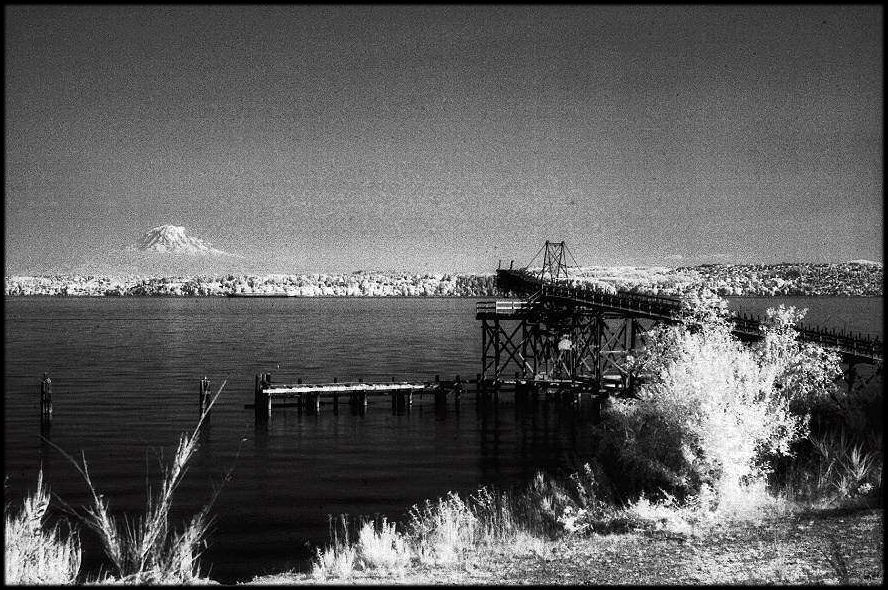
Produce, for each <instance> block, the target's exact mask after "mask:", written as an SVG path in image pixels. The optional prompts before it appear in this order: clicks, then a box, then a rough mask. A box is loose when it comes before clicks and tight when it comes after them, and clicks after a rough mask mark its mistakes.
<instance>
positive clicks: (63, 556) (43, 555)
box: [4, 469, 80, 585]
mask: <svg viewBox="0 0 888 590" xmlns="http://www.w3.org/2000/svg"><path fill="white" fill-rule="evenodd" d="M48 509H49V490H47V489H46V487H45V486H44V485H43V469H41V470H40V471H39V473H38V475H37V491H36V492H35V493H34V495H33V496H28V497H26V498H25V499H24V500H23V501H22V509H21V511H19V512H18V513H16V514H10V513H9V512H8V511H7V512H6V514H5V517H6V528H5V530H4V540H5V545H4V561H5V570H4V574H5V575H4V581H5V583H6V584H10V585H12V584H16V585H18V584H73V583H74V581H75V580H76V578H77V572H78V571H79V570H80V540H79V537H78V536H77V533H76V532H73V531H72V532H71V533H70V534H69V535H67V536H62V535H61V534H60V532H59V530H58V526H56V527H55V528H52V529H49V530H47V529H46V528H45V519H46V512H47V510H48Z"/></svg>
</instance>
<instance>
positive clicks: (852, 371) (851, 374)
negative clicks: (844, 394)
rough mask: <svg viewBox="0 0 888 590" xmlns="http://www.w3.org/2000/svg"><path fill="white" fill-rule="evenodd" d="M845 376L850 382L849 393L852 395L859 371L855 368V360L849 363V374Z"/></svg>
mask: <svg viewBox="0 0 888 590" xmlns="http://www.w3.org/2000/svg"><path fill="white" fill-rule="evenodd" d="M845 375H846V377H845V378H846V380H847V381H848V393H851V390H852V389H853V388H854V381H855V380H856V378H857V369H855V368H854V361H853V360H849V361H848V372H847V373H846V374H845Z"/></svg>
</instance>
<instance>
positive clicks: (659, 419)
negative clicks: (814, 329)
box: [605, 290, 840, 509]
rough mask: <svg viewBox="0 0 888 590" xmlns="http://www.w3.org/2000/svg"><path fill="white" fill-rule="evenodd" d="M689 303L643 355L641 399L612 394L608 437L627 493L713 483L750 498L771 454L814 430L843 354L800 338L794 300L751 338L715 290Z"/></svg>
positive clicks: (736, 498)
mask: <svg viewBox="0 0 888 590" xmlns="http://www.w3.org/2000/svg"><path fill="white" fill-rule="evenodd" d="M685 307H686V314H685V317H684V319H683V320H682V322H681V323H680V324H678V325H675V326H660V327H658V328H656V329H654V330H653V331H652V332H651V333H650V334H649V339H648V347H647V350H646V352H645V353H644V354H643V355H642V356H641V357H640V358H639V359H638V360H637V361H636V363H635V370H636V371H639V372H640V373H641V374H644V375H646V376H647V381H646V382H645V383H643V384H642V385H641V386H640V388H639V390H638V392H637V399H618V400H614V401H613V402H612V404H611V405H610V407H609V408H608V410H607V411H606V420H605V429H606V431H607V432H608V433H609V435H610V436H609V437H608V440H606V441H605V442H606V444H610V445H612V446H613V451H614V453H615V454H616V455H617V456H618V461H619V462H620V463H621V467H622V469H623V472H624V474H625V478H624V489H623V492H624V493H626V492H629V494H630V495H634V496H635V497H637V496H638V494H640V493H642V492H644V491H647V492H648V493H651V492H652V491H655V490H658V489H660V490H663V491H665V492H667V493H670V494H674V495H676V496H678V497H680V498H688V497H690V496H697V495H698V494H700V492H701V491H705V490H706V489H711V490H712V491H713V492H714V493H712V494H711V495H709V496H708V497H709V498H711V503H712V504H713V505H712V506H711V508H716V507H721V508H722V509H728V508H730V507H731V505H732V504H734V505H738V506H739V505H741V504H748V500H749V498H750V492H751V491H752V490H753V489H757V490H761V489H763V486H762V485H761V484H762V482H763V481H764V479H765V476H766V475H767V474H768V471H769V469H770V462H769V461H768V458H771V457H780V456H785V455H788V454H789V453H790V452H791V451H790V445H791V443H792V442H793V441H795V440H797V439H799V438H801V437H804V436H806V434H807V429H808V420H809V414H808V408H809V407H810V404H811V403H812V402H813V400H815V399H816V398H818V397H821V396H826V395H828V394H829V393H830V392H832V391H834V389H835V384H834V383H835V380H836V378H837V377H838V376H839V375H840V366H839V360H838V357H837V356H836V355H835V354H833V353H831V352H827V351H825V350H823V349H822V348H820V347H818V346H816V345H813V344H803V343H800V342H798V340H797V339H796V332H795V330H794V328H793V326H794V324H795V323H796V322H797V321H798V320H799V319H800V318H801V317H802V316H803V315H804V314H803V313H799V312H797V311H796V310H795V309H794V308H792V307H790V308H784V307H783V306H781V307H780V308H778V309H776V310H768V322H767V325H766V326H764V328H763V329H764V334H763V338H762V339H761V340H759V341H757V342H755V343H752V344H744V343H742V342H740V341H739V340H737V339H736V338H735V337H734V336H733V335H732V333H731V329H732V326H731V323H730V317H729V315H728V312H727V304H726V302H725V301H724V300H722V299H720V298H719V297H717V296H715V295H714V294H712V293H711V292H708V291H705V290H704V291H702V292H700V293H695V294H693V295H692V296H690V297H688V298H686V300H685ZM625 484H628V485H625Z"/></svg>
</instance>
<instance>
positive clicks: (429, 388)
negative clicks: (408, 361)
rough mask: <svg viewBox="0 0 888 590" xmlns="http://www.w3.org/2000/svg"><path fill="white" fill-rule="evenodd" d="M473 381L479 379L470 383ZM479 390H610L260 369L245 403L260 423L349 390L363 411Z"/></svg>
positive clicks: (495, 397) (565, 393) (312, 408)
mask: <svg viewBox="0 0 888 590" xmlns="http://www.w3.org/2000/svg"><path fill="white" fill-rule="evenodd" d="M469 385H474V387H473V388H471V389H469V387H468V386H469ZM470 391H471V392H474V393H475V396H476V399H478V400H479V401H486V402H492V403H498V402H499V398H500V393H501V392H502V393H511V394H514V401H515V402H516V403H519V402H521V401H523V400H525V399H529V400H536V399H539V397H540V396H542V398H543V399H544V400H553V399H559V400H561V399H563V400H569V401H572V402H573V403H580V402H581V400H582V399H583V398H584V397H585V398H589V399H594V400H595V401H597V402H598V401H600V400H601V399H602V398H603V397H605V396H606V393H607V392H605V391H592V390H591V389H590V388H589V387H588V384H586V383H582V382H578V381H573V380H569V379H568V380H564V379H540V378H536V379H522V378H520V377H519V376H517V375H516V377H515V379H498V380H495V381H494V380H483V379H481V375H480V374H478V375H477V376H476V378H475V379H467V380H463V379H462V378H461V377H460V376H459V375H457V376H456V377H455V378H454V379H453V380H441V379H440V376H439V375H435V380H434V381H396V380H395V379H394V378H392V380H391V381H378V382H364V381H363V380H362V379H359V380H358V381H342V382H340V381H339V380H338V379H334V380H333V382H328V383H303V382H302V380H301V379H300V380H299V381H298V382H297V383H272V380H271V375H270V374H269V373H262V374H259V375H256V380H255V390H254V401H253V403H252V404H244V408H248V409H253V410H254V411H255V415H256V423H257V424H264V423H267V422H268V419H269V417H270V416H271V414H272V410H273V408H285V407H296V408H300V410H304V411H306V412H310V413H318V412H320V409H321V405H322V404H325V405H332V407H333V411H334V413H335V412H338V408H339V402H340V397H342V396H348V398H347V400H348V404H349V405H350V406H351V407H352V408H356V409H357V410H358V411H361V412H363V411H365V410H366V408H367V406H368V405H369V403H370V399H371V398H385V397H390V398H391V408H392V411H394V412H399V411H405V410H409V409H410V408H411V406H413V400H414V395H420V396H423V395H426V394H429V395H432V396H434V399H435V404H436V405H439V404H447V401H448V396H450V399H452V401H453V402H455V403H456V404H459V403H460V400H461V399H462V397H463V395H464V394H466V393H468V392H470Z"/></svg>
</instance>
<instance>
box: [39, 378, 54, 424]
mask: <svg viewBox="0 0 888 590" xmlns="http://www.w3.org/2000/svg"><path fill="white" fill-rule="evenodd" d="M50 422H52V379H50V378H49V375H48V374H47V373H44V374H43V379H41V380H40V425H41V429H43V428H45V427H47V426H49V423H50Z"/></svg>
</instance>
